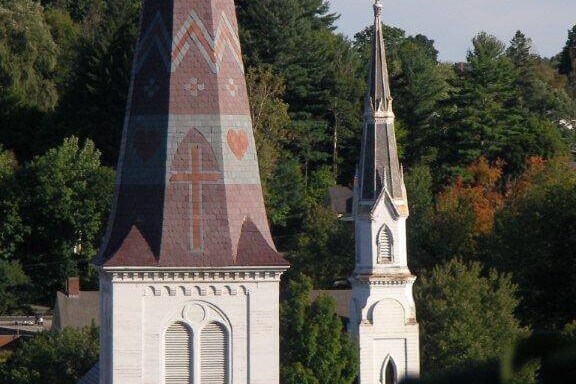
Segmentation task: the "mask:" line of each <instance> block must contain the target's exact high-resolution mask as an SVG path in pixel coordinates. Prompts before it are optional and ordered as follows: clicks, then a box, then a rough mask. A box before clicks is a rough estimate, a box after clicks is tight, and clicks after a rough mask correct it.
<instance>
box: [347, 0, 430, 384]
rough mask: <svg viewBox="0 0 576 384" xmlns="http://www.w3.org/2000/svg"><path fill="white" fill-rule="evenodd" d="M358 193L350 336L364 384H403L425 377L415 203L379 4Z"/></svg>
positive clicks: (355, 199) (380, 4)
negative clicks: (413, 264)
mask: <svg viewBox="0 0 576 384" xmlns="http://www.w3.org/2000/svg"><path fill="white" fill-rule="evenodd" d="M368 79H369V88H368V92H367V95H366V105H365V111H364V126H363V134H362V149H361V154H360V161H359V166H358V175H357V180H356V185H355V189H354V225H355V231H356V237H355V240H356V268H355V269H354V273H353V274H352V276H351V277H350V279H349V280H350V283H351V285H352V300H351V302H350V323H349V324H350V331H351V333H352V334H353V335H354V337H355V338H356V340H357V343H358V347H359V351H360V356H361V358H360V373H359V383H360V384H376V383H396V382H400V381H403V379H405V378H406V377H407V376H408V377H415V376H418V374H419V372H420V357H419V353H420V352H419V336H418V323H417V321H416V305H415V303H414V299H413V296H412V287H413V285H414V281H415V280H416V277H414V276H413V275H412V273H410V270H409V268H408V253H407V247H406V220H407V219H408V200H407V196H406V189H405V187H404V179H403V175H402V168H401V166H400V161H399V159H398V151H397V147H396V136H395V133H394V112H393V111H392V92H391V90H390V79H389V75H388V66H387V63H386V48H385V45H384V36H383V33H382V3H381V0H376V1H375V3H374V36H373V38H372V59H371V65H370V74H369V77H368Z"/></svg>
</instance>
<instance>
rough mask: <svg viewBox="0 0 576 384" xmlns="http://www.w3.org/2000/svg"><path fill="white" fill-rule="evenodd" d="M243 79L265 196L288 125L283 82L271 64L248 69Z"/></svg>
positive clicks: (280, 153) (284, 140) (281, 149)
mask: <svg viewBox="0 0 576 384" xmlns="http://www.w3.org/2000/svg"><path fill="white" fill-rule="evenodd" d="M246 82H247V85H248V94H249V95H250V110H251V115H252V124H253V128H254V137H255V139H256V146H257V150H258V164H259V166H260V176H261V178H262V184H263V189H264V195H265V196H267V194H268V186H269V183H270V180H271V179H272V176H273V175H274V170H275V169H276V167H277V166H278V160H279V158H280V156H282V151H283V145H284V144H285V142H286V140H287V136H288V129H289V127H290V116H289V115H288V105H287V104H286V103H285V102H284V101H283V100H282V97H283V95H284V91H285V85H284V80H283V79H282V78H281V77H279V76H276V75H274V73H273V72H272V67H271V66H270V65H263V66H259V67H254V68H251V69H249V70H248V75H247V76H246Z"/></svg>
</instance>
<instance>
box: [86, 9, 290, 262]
mask: <svg viewBox="0 0 576 384" xmlns="http://www.w3.org/2000/svg"><path fill="white" fill-rule="evenodd" d="M118 170H119V172H118V184H117V190H116V198H115V203H114V207H113V212H112V217H111V219H110V222H109V226H108V231H107V234H106V238H105V242H104V244H103V246H102V248H101V252H100V255H99V257H98V258H97V260H96V264H98V265H102V266H107V267H120V266H142V267H153V266H158V267H228V266H275V265H277V266H285V265H287V263H286V262H285V261H284V260H283V259H282V258H281V257H280V256H279V255H278V253H277V252H276V250H275V246H274V243H273V241H272V237H271V235H270V231H269V228H268V221H267V218H266V211H265V207H264V200H263V196H262V188H261V184H260V177H259V170H258V160H257V155H256V143H255V141H254V136H253V132H252V121H251V117H250V108H249V105H248V95H247V90H246V81H245V78H244V66H243V63H242V55H241V49H240V41H239V38H238V26H237V20H236V14H235V7H234V1H233V0H172V1H161V2H160V1H153V0H144V2H143V9H142V23H141V27H140V37H139V40H138V45H137V49H136V54H135V58H134V66H133V74H132V83H131V89H130V95H129V102H128V107H127V114H126V123H125V127H124V133H123V140H122V147H121V155H120V160H119V164H118Z"/></svg>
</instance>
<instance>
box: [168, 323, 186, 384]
mask: <svg viewBox="0 0 576 384" xmlns="http://www.w3.org/2000/svg"><path fill="white" fill-rule="evenodd" d="M165 348H166V353H165V359H166V380H165V383H166V384H191V383H192V368H191V367H192V364H191V360H192V359H191V355H192V338H191V337H190V331H189V330H188V327H186V326H185V325H184V324H182V323H174V324H172V326H170V328H168V330H167V331H166V340H165Z"/></svg>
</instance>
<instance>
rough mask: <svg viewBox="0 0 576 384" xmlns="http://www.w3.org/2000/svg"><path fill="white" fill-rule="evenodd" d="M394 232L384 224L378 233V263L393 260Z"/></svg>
mask: <svg viewBox="0 0 576 384" xmlns="http://www.w3.org/2000/svg"><path fill="white" fill-rule="evenodd" d="M392 246H393V239H392V232H391V231H390V228H388V226H386V225H384V226H382V228H381V229H380V233H379V234H378V264H384V263H390V262H392Z"/></svg>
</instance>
